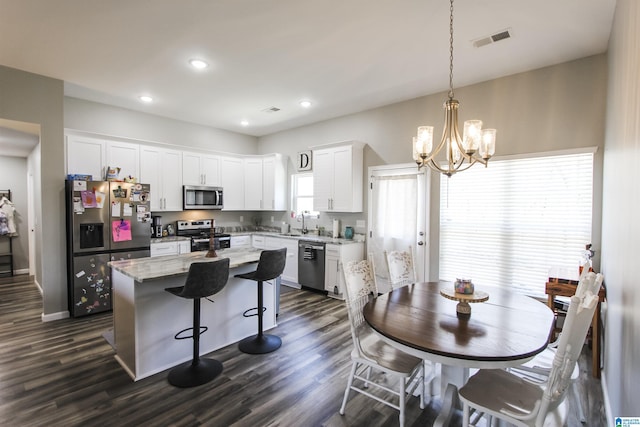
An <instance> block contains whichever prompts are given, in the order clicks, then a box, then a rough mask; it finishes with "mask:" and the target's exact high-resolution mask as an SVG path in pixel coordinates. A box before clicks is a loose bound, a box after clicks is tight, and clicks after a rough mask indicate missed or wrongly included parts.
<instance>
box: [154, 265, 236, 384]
mask: <svg viewBox="0 0 640 427" xmlns="http://www.w3.org/2000/svg"><path fill="white" fill-rule="evenodd" d="M228 280H229V258H223V259H220V260H217V261H211V262H194V263H193V264H191V266H190V267H189V274H188V275H187V280H186V281H185V284H184V286H178V287H175V288H166V289H165V291H167V292H170V293H172V294H173V295H176V296H179V297H181V298H188V299H192V300H193V326H192V327H190V328H186V329H183V330H181V331H180V332H178V333H177V334H176V335H175V336H174V338H175V339H177V340H182V339H187V338H193V358H192V360H191V362H186V363H183V364H182V365H178V366H176V367H175V368H173V369H171V371H170V372H169V377H168V380H169V384H171V385H174V386H176V387H195V386H198V385H201V384H205V383H207V382H209V381H211V380H213V379H214V378H215V377H217V376H218V375H220V373H221V372H222V363H220V362H219V361H217V360H214V359H206V358H200V335H201V334H202V333H204V332H206V331H207V329H208V328H207V327H206V326H200V299H201V298H207V297H209V296H211V295H214V294H217V293H218V292H220V291H221V290H222V288H224V287H225V285H226V284H227V281H228ZM187 331H193V334H192V335H188V336H182V334H183V333H184V332H187Z"/></svg>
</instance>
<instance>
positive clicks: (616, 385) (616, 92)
mask: <svg viewBox="0 0 640 427" xmlns="http://www.w3.org/2000/svg"><path fill="white" fill-rule="evenodd" d="M639 40H640V2H637V1H636V0H618V2H617V6H616V14H615V18H614V23H613V31H612V34H611V39H610V41H609V89H608V99H607V126H606V144H605V154H604V180H603V181H604V182H603V193H604V196H603V205H602V260H601V261H602V262H601V266H602V272H603V273H604V275H605V283H606V285H607V310H606V316H605V318H604V321H605V346H604V347H605V354H604V371H603V373H604V374H603V378H604V381H605V387H606V391H607V393H608V396H609V401H610V403H611V408H612V413H611V414H610V415H611V416H612V417H617V416H623V417H624V416H627V417H637V416H638V415H639V414H640V409H639V408H638V396H640V369H639V368H638V366H639V365H638V361H640V310H639V308H640V283H639V275H638V272H639V270H636V268H635V267H636V265H637V263H638V258H639V257H640V250H639V249H638V237H639V236H640V221H638V212H640V168H639V167H638V165H640V82H639V77H640V53H639V52H640V51H639V49H640V44H639V43H638V41H639ZM612 425H613V424H612Z"/></svg>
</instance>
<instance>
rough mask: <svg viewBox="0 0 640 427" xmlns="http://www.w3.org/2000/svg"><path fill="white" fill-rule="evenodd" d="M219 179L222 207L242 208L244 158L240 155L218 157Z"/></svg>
mask: <svg viewBox="0 0 640 427" xmlns="http://www.w3.org/2000/svg"><path fill="white" fill-rule="evenodd" d="M220 181H221V184H222V190H223V197H224V199H223V204H224V207H223V209H224V210H226V211H242V210H244V190H245V188H244V160H243V159H242V158H241V157H226V156H222V157H220Z"/></svg>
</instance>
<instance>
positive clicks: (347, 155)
mask: <svg viewBox="0 0 640 427" xmlns="http://www.w3.org/2000/svg"><path fill="white" fill-rule="evenodd" d="M351 153H352V150H351V147H342V148H339V149H336V150H335V151H334V152H333V186H332V188H333V196H332V197H331V210H333V211H338V212H350V211H351V210H352V205H353V194H354V188H353V161H352V156H351Z"/></svg>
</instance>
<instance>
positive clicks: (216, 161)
mask: <svg viewBox="0 0 640 427" xmlns="http://www.w3.org/2000/svg"><path fill="white" fill-rule="evenodd" d="M182 182H183V184H184V185H211V186H219V185H220V183H221V182H220V156H217V155H212V154H200V153H191V152H187V151H185V152H183V153H182Z"/></svg>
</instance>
